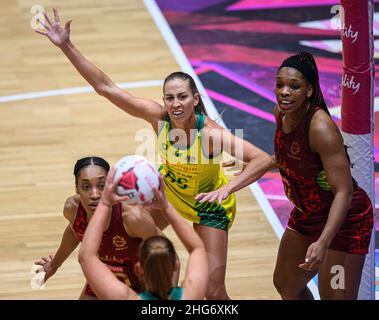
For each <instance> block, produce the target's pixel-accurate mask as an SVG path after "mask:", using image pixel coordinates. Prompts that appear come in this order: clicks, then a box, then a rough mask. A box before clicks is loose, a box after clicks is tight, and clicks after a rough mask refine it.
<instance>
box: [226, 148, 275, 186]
mask: <svg viewBox="0 0 379 320" xmlns="http://www.w3.org/2000/svg"><path fill="white" fill-rule="evenodd" d="M274 165H275V162H274V160H273V159H272V157H270V156H269V155H268V154H266V153H262V154H261V155H260V156H259V157H256V158H254V159H252V160H251V161H249V163H248V164H247V166H246V168H245V169H244V170H243V171H242V172H241V174H240V175H238V176H237V177H236V178H234V179H233V180H231V181H230V182H229V184H228V185H229V188H230V193H233V192H236V191H238V190H240V189H242V188H244V187H246V186H248V185H250V184H251V183H253V182H255V181H257V180H258V179H259V178H260V177H262V176H263V175H264V174H265V173H266V172H267V171H268V170H270V169H271V168H273V167H274Z"/></svg>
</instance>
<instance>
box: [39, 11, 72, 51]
mask: <svg viewBox="0 0 379 320" xmlns="http://www.w3.org/2000/svg"><path fill="white" fill-rule="evenodd" d="M53 12H54V20H55V21H54V22H52V21H51V20H50V18H49V16H48V15H47V14H46V12H44V13H43V15H44V16H45V19H46V23H45V22H43V21H41V20H37V21H38V23H40V24H41V25H42V26H43V27H44V28H45V31H41V30H34V31H35V32H37V33H39V34H42V35H44V36H46V37H48V38H49V39H50V41H51V42H52V43H54V44H55V45H56V46H57V47H61V46H63V45H65V44H67V43H69V42H70V25H71V22H72V19H71V20H69V21H67V22H66V23H65V25H64V26H62V25H61V21H60V18H59V14H58V10H57V9H53Z"/></svg>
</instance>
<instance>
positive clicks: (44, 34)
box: [34, 30, 47, 36]
mask: <svg viewBox="0 0 379 320" xmlns="http://www.w3.org/2000/svg"><path fill="white" fill-rule="evenodd" d="M34 32H36V33H39V34H42V35H43V36H46V35H47V32H43V31H39V30H34Z"/></svg>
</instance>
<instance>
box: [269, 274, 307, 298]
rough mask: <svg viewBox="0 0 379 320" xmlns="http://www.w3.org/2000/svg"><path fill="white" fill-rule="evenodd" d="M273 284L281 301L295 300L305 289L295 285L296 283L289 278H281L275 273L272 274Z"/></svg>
mask: <svg viewBox="0 0 379 320" xmlns="http://www.w3.org/2000/svg"><path fill="white" fill-rule="evenodd" d="M273 283H274V286H275V288H276V291H277V292H278V293H279V294H280V296H281V297H282V298H283V299H296V297H298V295H299V294H300V293H301V292H302V291H303V290H305V289H306V286H299V285H296V281H291V279H290V277H285V276H281V275H278V274H276V273H274V277H273Z"/></svg>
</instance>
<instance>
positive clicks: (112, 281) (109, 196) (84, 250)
mask: <svg viewBox="0 0 379 320" xmlns="http://www.w3.org/2000/svg"><path fill="white" fill-rule="evenodd" d="M114 174H115V169H114V168H112V169H111V171H110V172H109V173H108V176H107V180H106V185H105V188H104V191H103V193H102V195H101V200H100V202H99V204H98V206H97V208H96V211H95V213H94V215H93V217H92V219H91V221H90V223H89V224H88V227H87V229H86V232H85V233H84V238H83V241H82V245H81V247H80V251H79V263H80V265H81V267H82V270H83V273H84V275H85V277H86V278H87V281H88V283H89V285H90V286H91V288H92V289H93V290H94V292H95V293H96V296H97V297H99V298H100V299H111V300H118V299H138V296H137V294H136V293H135V292H134V290H133V289H131V288H129V287H128V286H127V285H125V284H124V283H122V282H121V281H119V280H118V279H117V278H116V277H115V275H114V274H113V273H112V272H111V271H110V270H109V269H108V267H107V266H106V265H105V264H104V263H103V262H101V261H100V259H99V257H98V251H99V247H100V243H101V239H102V237H103V230H104V229H105V226H106V223H107V221H108V218H109V215H110V214H111V212H112V205H113V204H115V203H117V202H121V201H123V200H126V199H127V198H128V197H126V196H124V197H120V196H118V195H117V194H116V191H115V189H116V186H117V184H118V181H113V178H114Z"/></svg>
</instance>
